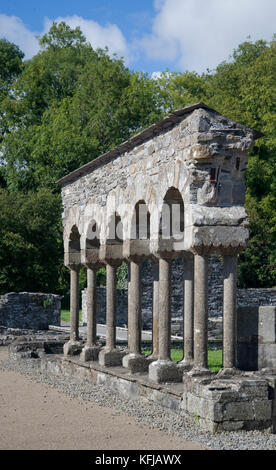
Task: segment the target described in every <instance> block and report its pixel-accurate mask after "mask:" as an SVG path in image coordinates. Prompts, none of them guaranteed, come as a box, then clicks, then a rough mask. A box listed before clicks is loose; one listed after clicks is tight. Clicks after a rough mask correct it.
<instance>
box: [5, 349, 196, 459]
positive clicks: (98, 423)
mask: <svg viewBox="0 0 276 470" xmlns="http://www.w3.org/2000/svg"><path fill="white" fill-rule="evenodd" d="M7 357H8V353H7V349H6V348H0V360H3V359H6V358H7ZM0 423H1V424H0V449H1V450H8V449H13V450H16V449H22V450H23V449H24V450H25V449H32V450H37V449H39V450H42V449H47V450H61V449H66V450H68V449H72V450H77V449H78V450H81V449H88V450H200V449H203V448H202V447H201V446H200V445H199V444H197V443H194V442H191V441H186V440H184V439H181V438H178V437H172V436H169V435H168V434H167V433H165V432H163V431H161V430H158V429H149V428H148V427H147V426H146V425H143V424H141V423H138V421H137V420H136V419H135V418H133V417H128V416H124V415H119V416H118V415H117V414H116V410H115V409H110V408H105V407H100V406H99V405H97V404H96V403H95V404H94V403H92V402H85V401H83V400H81V399H80V400H78V399H77V398H70V397H69V396H68V395H66V394H63V393H62V392H60V391H58V390H56V389H54V388H52V387H50V386H49V385H47V384H41V383H34V382H31V381H30V380H29V379H28V378H26V377H24V376H22V375H20V374H18V373H15V372H12V371H3V370H0Z"/></svg>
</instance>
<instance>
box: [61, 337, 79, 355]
mask: <svg viewBox="0 0 276 470" xmlns="http://www.w3.org/2000/svg"><path fill="white" fill-rule="evenodd" d="M82 346H83V345H82V344H81V343H80V342H79V341H68V342H67V343H65V344H64V346H63V353H64V356H77V355H79V354H80V353H81V351H82Z"/></svg>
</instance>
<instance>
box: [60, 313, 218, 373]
mask: <svg viewBox="0 0 276 470" xmlns="http://www.w3.org/2000/svg"><path fill="white" fill-rule="evenodd" d="M81 313H82V311H81V310H80V316H79V320H80V321H81ZM61 320H62V321H66V322H69V321H70V310H61ZM143 352H144V353H145V354H146V355H147V356H148V355H149V354H151V351H149V350H147V349H146V350H144V351H143ZM182 358H183V351H182V349H172V350H171V359H172V361H175V362H178V361H182ZM208 367H209V369H210V370H212V371H214V372H218V371H219V370H220V369H221V367H222V351H221V350H209V351H208Z"/></svg>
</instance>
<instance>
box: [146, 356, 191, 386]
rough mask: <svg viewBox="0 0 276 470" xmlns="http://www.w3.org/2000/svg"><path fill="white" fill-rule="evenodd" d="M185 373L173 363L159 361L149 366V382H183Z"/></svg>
mask: <svg viewBox="0 0 276 470" xmlns="http://www.w3.org/2000/svg"><path fill="white" fill-rule="evenodd" d="M182 378H183V371H182V369H181V368H179V367H177V364H175V363H174V362H172V361H162V360H158V361H156V362H152V363H151V364H150V366H149V380H152V381H153V382H155V383H166V382H182Z"/></svg>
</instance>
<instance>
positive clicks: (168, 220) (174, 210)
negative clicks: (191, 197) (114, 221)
mask: <svg viewBox="0 0 276 470" xmlns="http://www.w3.org/2000/svg"><path fill="white" fill-rule="evenodd" d="M184 229H185V217H184V201H183V198H182V195H181V193H180V191H179V190H178V189H177V188H175V187H174V186H171V187H170V188H169V189H168V190H167V192H166V194H165V196H164V199H163V206H162V211H161V217H160V225H159V234H160V235H161V236H162V237H163V238H170V239H174V240H176V241H179V240H180V239H183V237H184Z"/></svg>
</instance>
